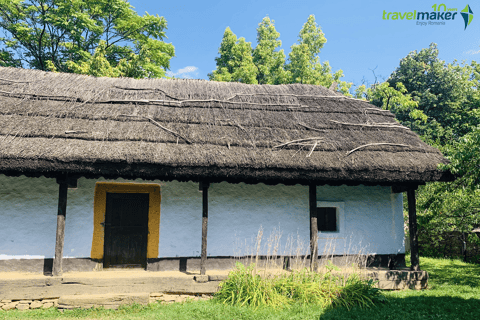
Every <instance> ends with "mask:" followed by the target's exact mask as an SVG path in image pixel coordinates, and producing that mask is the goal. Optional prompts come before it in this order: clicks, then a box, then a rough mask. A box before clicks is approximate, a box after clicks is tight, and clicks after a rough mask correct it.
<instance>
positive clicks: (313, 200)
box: [308, 184, 318, 271]
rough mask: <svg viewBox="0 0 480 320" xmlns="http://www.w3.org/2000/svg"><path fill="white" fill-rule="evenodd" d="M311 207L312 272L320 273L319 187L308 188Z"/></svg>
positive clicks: (311, 186) (310, 186)
mask: <svg viewBox="0 0 480 320" xmlns="http://www.w3.org/2000/svg"><path fill="white" fill-rule="evenodd" d="M308 194H309V195H308V198H309V204H310V205H309V206H310V270H311V271H318V262H317V258H318V224H317V186H316V185H314V184H310V185H309V186H308Z"/></svg>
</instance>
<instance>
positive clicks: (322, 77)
mask: <svg viewBox="0 0 480 320" xmlns="http://www.w3.org/2000/svg"><path fill="white" fill-rule="evenodd" d="M279 37H280V33H278V32H277V31H276V30H275V25H274V21H273V20H270V18H269V17H265V18H263V20H262V22H261V23H259V25H258V28H257V46H256V47H255V49H253V50H252V49H251V45H250V43H249V42H245V39H244V38H240V39H238V40H237V37H236V35H235V34H233V32H232V31H231V30H230V28H227V29H226V30H225V33H224V35H223V39H222V42H221V44H220V48H219V50H218V52H219V54H220V56H219V57H217V58H215V61H216V64H217V68H216V69H215V70H214V71H213V72H212V73H210V74H209V75H208V76H209V79H210V80H214V81H236V82H243V83H255V84H257V83H258V84H287V83H306V84H315V85H323V86H325V87H327V88H330V87H331V86H332V85H333V87H334V88H335V90H338V91H340V92H342V93H343V94H346V95H350V93H349V89H350V86H351V83H347V82H345V81H341V80H340V78H342V77H343V71H342V70H338V71H336V72H332V68H331V67H330V64H329V63H328V61H325V62H324V63H320V58H319V56H318V54H319V53H320V50H321V49H322V47H323V45H324V44H325V42H326V41H327V39H326V38H325V35H324V34H323V32H322V30H321V28H320V27H319V26H318V25H317V23H316V22H315V17H314V16H313V15H311V16H310V17H309V18H308V20H307V22H306V23H305V24H304V25H303V28H302V29H301V30H300V33H299V35H298V43H297V44H294V45H293V46H292V47H291V52H290V54H289V61H288V62H286V61H285V53H284V52H283V50H278V48H279V47H280V46H281V44H282V42H281V41H280V40H279Z"/></svg>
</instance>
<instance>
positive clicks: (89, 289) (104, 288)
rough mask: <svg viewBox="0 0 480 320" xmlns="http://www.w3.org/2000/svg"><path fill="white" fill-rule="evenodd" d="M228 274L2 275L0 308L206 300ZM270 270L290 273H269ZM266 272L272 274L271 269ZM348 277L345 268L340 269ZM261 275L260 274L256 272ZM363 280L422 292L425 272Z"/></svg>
mask: <svg viewBox="0 0 480 320" xmlns="http://www.w3.org/2000/svg"><path fill="white" fill-rule="evenodd" d="M230 271H231V269H230V270H207V271H206V274H205V275H200V270H197V271H195V270H192V271H146V270H142V269H104V270H99V271H94V272H92V271H87V272H83V271H82V272H78V271H77V272H75V271H73V272H64V273H63V275H62V276H53V277H52V276H50V275H44V274H41V273H26V272H0V288H2V289H1V291H0V308H2V309H4V310H8V309H13V308H17V309H30V308H31V309H35V308H46V307H51V306H56V307H58V308H60V309H72V308H90V307H94V306H95V307H97V306H103V307H105V308H113V309H116V308H118V307H119V306H120V305H122V304H131V303H134V302H136V303H140V304H148V303H152V302H155V301H164V302H181V301H185V300H187V299H193V300H198V299H209V298H210V297H211V296H212V295H213V294H214V293H215V292H216V291H217V290H218V286H219V284H220V282H221V281H223V280H225V279H226V278H227V276H228V273H229V272H230ZM272 271H273V272H290V271H286V270H281V269H279V270H272ZM269 272H270V271H269ZM337 272H343V273H342V274H344V275H348V274H349V272H351V271H349V270H341V271H337ZM259 273H260V274H263V270H262V271H261V272H260V270H259ZM357 273H359V274H360V275H361V276H362V277H365V278H369V279H373V280H375V281H378V283H377V286H378V287H379V288H381V289H385V290H401V289H408V288H410V289H416V290H419V289H425V288H426V287H427V285H428V273H427V272H426V271H411V270H409V269H407V268H399V269H398V270H389V269H388V268H380V267H379V268H365V269H359V270H357Z"/></svg>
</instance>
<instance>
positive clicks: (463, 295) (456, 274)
mask: <svg viewBox="0 0 480 320" xmlns="http://www.w3.org/2000/svg"><path fill="white" fill-rule="evenodd" d="M420 265H421V268H422V270H426V271H428V272H429V275H430V279H429V289H427V290H422V291H412V290H405V291H394V292H384V295H385V296H386V297H387V298H388V300H389V303H388V304H379V305H377V306H375V307H373V308H371V309H361V308H358V307H353V308H352V309H351V310H348V309H347V308H344V307H336V308H322V307H321V306H319V305H316V304H305V305H304V304H303V303H293V304H292V305H291V306H290V307H288V308H282V309H279V308H277V309H273V308H271V307H258V308H256V309H255V308H251V307H246V306H243V307H239V306H229V305H224V304H221V303H218V302H215V301H198V302H187V303H182V304H169V305H166V304H159V303H156V304H150V305H148V306H140V305H132V306H128V307H123V308H121V309H119V310H117V311H113V310H104V309H94V310H72V311H65V312H63V313H61V312H59V311H58V310H56V309H54V308H51V309H48V310H29V311H18V310H12V311H0V319H221V320H227V319H236V320H241V319H322V320H324V319H369V320H370V319H398V320H408V319H462V320H464V319H478V317H479V312H480V311H479V310H480V265H473V264H467V263H463V262H461V261H458V260H444V259H433V258H425V257H421V259H420Z"/></svg>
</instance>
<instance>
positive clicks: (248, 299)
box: [215, 262, 288, 308]
mask: <svg viewBox="0 0 480 320" xmlns="http://www.w3.org/2000/svg"><path fill="white" fill-rule="evenodd" d="M215 299H216V300H218V301H221V302H222V303H224V304H228V305H232V306H244V305H247V306H252V307H255V308H256V307H259V306H272V307H278V306H281V305H283V304H286V303H288V299H287V298H286V297H285V296H282V295H281V294H279V293H278V292H277V291H276V290H275V288H274V286H273V283H272V281H269V280H268V279H265V278H262V277H261V276H260V275H258V274H256V272H255V264H251V265H250V266H248V267H245V266H244V265H243V264H242V263H240V262H237V263H236V268H235V270H234V271H232V272H230V274H229V275H228V279H227V280H225V281H223V282H222V283H221V284H220V290H219V291H218V292H217V293H216V294H215Z"/></svg>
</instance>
